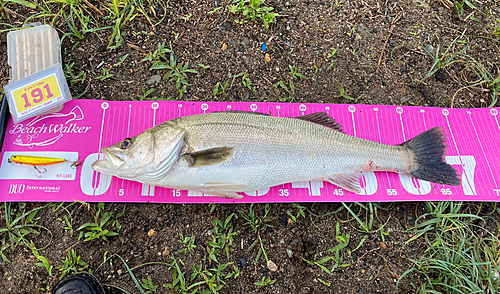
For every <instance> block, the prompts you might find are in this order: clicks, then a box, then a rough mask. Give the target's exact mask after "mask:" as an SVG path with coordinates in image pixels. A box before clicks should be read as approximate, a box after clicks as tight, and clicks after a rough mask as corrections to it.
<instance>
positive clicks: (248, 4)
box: [229, 0, 279, 29]
mask: <svg viewBox="0 0 500 294" xmlns="http://www.w3.org/2000/svg"><path fill="white" fill-rule="evenodd" d="M233 3H238V5H235V6H229V11H230V12H231V13H241V14H242V15H243V16H244V17H245V18H246V19H245V20H236V21H235V22H236V23H244V22H245V23H246V22H249V21H253V22H255V21H257V18H260V19H261V20H262V21H263V22H264V26H265V27H266V29H269V24H271V23H272V22H273V21H274V19H275V18H276V17H277V16H279V14H278V13H274V12H271V11H273V10H274V8H273V7H266V6H262V7H261V5H262V4H264V0H233Z"/></svg>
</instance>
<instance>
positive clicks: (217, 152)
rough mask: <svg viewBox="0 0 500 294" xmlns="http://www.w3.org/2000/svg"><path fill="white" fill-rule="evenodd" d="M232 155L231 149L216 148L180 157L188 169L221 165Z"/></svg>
mask: <svg viewBox="0 0 500 294" xmlns="http://www.w3.org/2000/svg"><path fill="white" fill-rule="evenodd" d="M231 155H233V148H232V147H216V148H210V149H205V150H200V151H195V152H191V153H185V154H183V155H182V156H183V157H184V158H185V159H186V160H187V162H188V163H189V166H190V167H201V166H208V165H217V164H221V163H223V162H224V161H226V160H228V159H229V157H231Z"/></svg>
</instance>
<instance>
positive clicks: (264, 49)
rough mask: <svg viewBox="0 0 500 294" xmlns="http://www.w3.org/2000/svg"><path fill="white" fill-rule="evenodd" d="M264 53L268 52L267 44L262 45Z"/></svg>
mask: <svg viewBox="0 0 500 294" xmlns="http://www.w3.org/2000/svg"><path fill="white" fill-rule="evenodd" d="M262 51H264V52H266V43H262Z"/></svg>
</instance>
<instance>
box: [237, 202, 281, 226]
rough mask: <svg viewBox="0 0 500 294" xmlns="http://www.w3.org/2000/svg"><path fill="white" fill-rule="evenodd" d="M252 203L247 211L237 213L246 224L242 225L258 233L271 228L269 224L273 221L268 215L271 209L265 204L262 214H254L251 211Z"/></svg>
mask: <svg viewBox="0 0 500 294" xmlns="http://www.w3.org/2000/svg"><path fill="white" fill-rule="evenodd" d="M253 206H254V203H252V204H251V205H250V208H249V209H248V212H247V211H243V210H238V213H239V214H240V216H241V217H243V219H245V220H246V223H245V224H244V225H245V226H246V225H248V226H250V227H251V228H252V230H253V231H254V232H256V233H257V232H260V231H261V230H265V228H266V227H272V225H270V224H269V223H270V222H271V221H272V220H273V219H274V218H272V217H269V216H268V214H269V212H270V211H271V207H270V206H269V203H266V205H265V208H264V213H263V214H260V215H259V214H258V213H256V212H255V210H254V209H253Z"/></svg>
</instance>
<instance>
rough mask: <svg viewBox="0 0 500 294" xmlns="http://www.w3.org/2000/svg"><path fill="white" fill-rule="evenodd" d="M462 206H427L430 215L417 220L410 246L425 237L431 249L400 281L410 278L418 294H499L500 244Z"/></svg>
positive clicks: (449, 204) (428, 249)
mask: <svg viewBox="0 0 500 294" xmlns="http://www.w3.org/2000/svg"><path fill="white" fill-rule="evenodd" d="M462 206H463V204H462V203H461V202H458V203H455V202H438V203H432V202H425V203H424V208H425V209H426V211H427V213H426V214H424V215H422V216H421V217H419V218H418V219H417V222H416V225H415V228H413V233H415V236H414V237H413V238H411V239H410V240H409V241H408V242H411V241H413V240H415V239H416V238H419V237H423V238H424V240H425V243H426V245H427V249H426V250H425V253H424V255H423V256H421V257H420V258H419V259H418V260H411V261H412V262H413V263H414V267H412V268H411V269H408V270H407V271H405V272H404V273H403V274H402V275H401V277H400V279H399V281H401V279H403V278H405V277H408V278H409V279H410V280H411V281H412V284H413V286H414V290H415V293H497V292H498V290H499V289H500V279H499V278H498V273H499V271H500V252H499V250H498V244H500V240H499V239H498V237H497V236H496V235H494V234H493V233H490V232H488V231H487V229H486V228H483V227H482V226H478V225H476V224H475V223H474V222H475V221H478V220H481V221H483V220H484V219H483V218H482V217H479V216H478V215H476V214H472V213H460V210H461V209H462ZM476 232H479V233H476ZM419 279H420V280H419ZM418 280H419V281H418ZM399 281H398V284H399Z"/></svg>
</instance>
